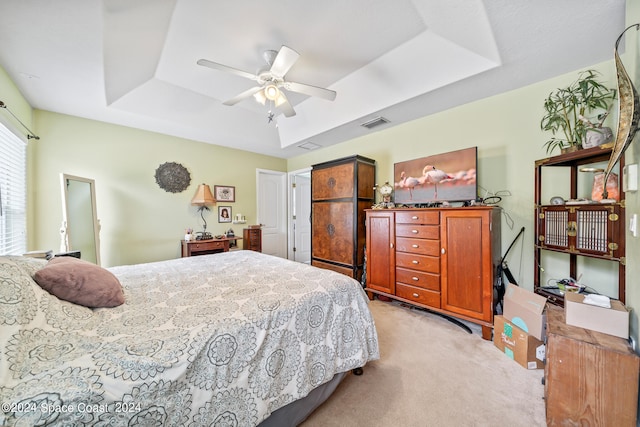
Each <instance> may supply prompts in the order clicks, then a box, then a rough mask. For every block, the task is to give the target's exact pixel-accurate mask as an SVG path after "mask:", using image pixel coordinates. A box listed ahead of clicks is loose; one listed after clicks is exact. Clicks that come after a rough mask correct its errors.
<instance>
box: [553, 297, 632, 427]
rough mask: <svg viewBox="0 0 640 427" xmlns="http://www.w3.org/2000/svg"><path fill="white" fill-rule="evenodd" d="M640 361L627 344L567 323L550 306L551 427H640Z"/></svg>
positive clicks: (622, 340)
mask: <svg viewBox="0 0 640 427" xmlns="http://www.w3.org/2000/svg"><path fill="white" fill-rule="evenodd" d="M638 375H640V358H639V357H638V356H637V355H636V354H635V353H634V351H633V350H632V349H631V346H630V345H629V343H628V342H627V340H625V339H623V338H619V337H615V336H613V335H608V334H603V333H601V332H596V331H591V330H588V329H584V328H579V327H577V326H571V325H567V324H566V323H565V318H564V310H563V309H562V308H560V307H557V306H554V305H550V304H547V349H546V363H545V368H544V376H545V382H544V391H545V393H544V394H545V405H546V411H547V425H548V426H567V425H583V426H616V427H618V426H636V418H637V410H638Z"/></svg>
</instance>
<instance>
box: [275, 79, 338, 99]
mask: <svg viewBox="0 0 640 427" xmlns="http://www.w3.org/2000/svg"><path fill="white" fill-rule="evenodd" d="M282 86H283V87H284V88H285V89H287V90H290V91H291V92H297V93H301V94H303V95H309V96H316V97H318V98H323V99H326V100H328V101H333V100H334V99H336V91H335V90H330V89H325V88H322V87H317V86H311V85H307V84H304V83H296V82H284V83H283V84H282Z"/></svg>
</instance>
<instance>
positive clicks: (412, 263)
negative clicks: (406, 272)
mask: <svg viewBox="0 0 640 427" xmlns="http://www.w3.org/2000/svg"><path fill="white" fill-rule="evenodd" d="M396 266H397V267H404V268H408V269H410V270H419V271H424V272H427V273H436V274H439V273H440V257H433V256H426V255H416V254H409V253H406V252H396Z"/></svg>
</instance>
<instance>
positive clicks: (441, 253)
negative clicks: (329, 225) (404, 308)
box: [366, 207, 501, 339]
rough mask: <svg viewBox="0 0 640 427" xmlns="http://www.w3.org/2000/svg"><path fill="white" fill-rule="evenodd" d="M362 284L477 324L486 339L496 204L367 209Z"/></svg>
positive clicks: (495, 260) (495, 254) (496, 254)
mask: <svg viewBox="0 0 640 427" xmlns="http://www.w3.org/2000/svg"><path fill="white" fill-rule="evenodd" d="M366 218H367V222H366V224H367V230H366V246H367V284H366V290H367V291H369V292H371V293H376V294H380V295H384V296H387V297H390V298H393V299H396V300H400V301H404V302H407V303H410V304H413V305H416V306H419V307H424V308H427V309H429V310H432V311H436V312H439V313H442V314H447V315H451V316H454V317H459V318H461V319H464V320H468V321H470V322H474V323H477V324H480V325H482V337H483V338H485V339H491V332H492V328H493V308H494V300H493V298H494V296H493V287H494V281H495V280H496V277H495V276H494V272H495V271H496V268H497V266H498V264H499V263H500V257H501V253H500V251H501V244H500V224H501V223H500V209H499V208H493V207H465V208H429V209H381V210H374V209H368V210H366Z"/></svg>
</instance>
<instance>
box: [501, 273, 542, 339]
mask: <svg viewBox="0 0 640 427" xmlns="http://www.w3.org/2000/svg"><path fill="white" fill-rule="evenodd" d="M546 304H547V299H546V298H545V297H543V296H542V295H538V294H535V293H533V292H531V291H528V290H526V289H524V288H521V287H519V286H516V285H513V284H511V283H507V289H506V291H505V294H504V303H503V307H504V308H503V313H502V315H503V316H504V317H505V318H506V319H507V320H508V321H509V322H511V323H513V324H514V325H516V326H517V327H519V328H520V329H522V330H523V331H524V332H526V333H527V334H529V335H532V336H534V337H536V338H537V339H538V340H540V341H544V338H545V336H546V329H547V315H546V313H545V312H544V309H545V307H546Z"/></svg>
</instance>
